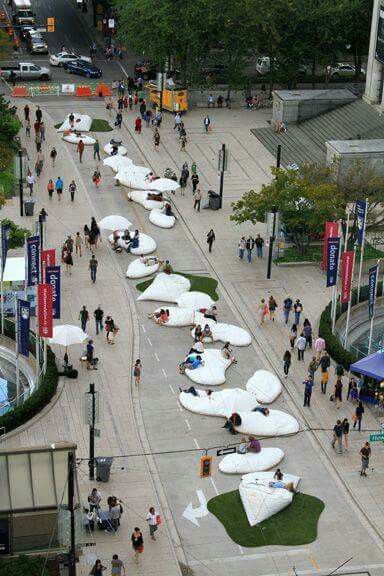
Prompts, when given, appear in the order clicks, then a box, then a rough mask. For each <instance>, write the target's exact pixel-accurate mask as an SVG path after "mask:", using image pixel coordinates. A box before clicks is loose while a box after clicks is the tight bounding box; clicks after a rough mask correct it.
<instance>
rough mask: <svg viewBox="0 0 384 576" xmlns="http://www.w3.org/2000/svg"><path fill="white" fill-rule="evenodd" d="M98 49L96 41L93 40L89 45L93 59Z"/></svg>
mask: <svg viewBox="0 0 384 576" xmlns="http://www.w3.org/2000/svg"><path fill="white" fill-rule="evenodd" d="M96 50H97V48H96V43H95V42H92V44H91V45H90V47H89V56H90V58H91V60H93V57H94V56H95V54H96Z"/></svg>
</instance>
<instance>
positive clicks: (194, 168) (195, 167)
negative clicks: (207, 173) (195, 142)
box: [191, 161, 197, 176]
mask: <svg viewBox="0 0 384 576" xmlns="http://www.w3.org/2000/svg"><path fill="white" fill-rule="evenodd" d="M191 174H192V176H193V174H197V164H196V162H195V161H193V162H192V164H191Z"/></svg>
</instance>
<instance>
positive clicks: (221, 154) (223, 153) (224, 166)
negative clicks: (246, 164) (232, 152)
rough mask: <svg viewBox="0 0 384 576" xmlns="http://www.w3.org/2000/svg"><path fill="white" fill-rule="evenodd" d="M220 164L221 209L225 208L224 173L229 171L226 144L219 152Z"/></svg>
mask: <svg viewBox="0 0 384 576" xmlns="http://www.w3.org/2000/svg"><path fill="white" fill-rule="evenodd" d="M219 159H220V160H219V163H220V191H219V195H220V208H222V207H223V191H224V172H225V170H226V169H227V150H226V147H225V144H222V146H221V150H220V152H219Z"/></svg>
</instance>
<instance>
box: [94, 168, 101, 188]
mask: <svg viewBox="0 0 384 576" xmlns="http://www.w3.org/2000/svg"><path fill="white" fill-rule="evenodd" d="M92 182H93V183H94V185H95V186H96V188H98V187H99V185H100V182H101V174H100V170H99V167H97V168H96V170H95V171H94V173H93V176H92Z"/></svg>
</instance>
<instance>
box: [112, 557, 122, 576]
mask: <svg viewBox="0 0 384 576" xmlns="http://www.w3.org/2000/svg"><path fill="white" fill-rule="evenodd" d="M111 576H125V566H124V562H123V561H122V560H120V558H119V556H118V555H117V554H114V555H113V556H112V560H111Z"/></svg>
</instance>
